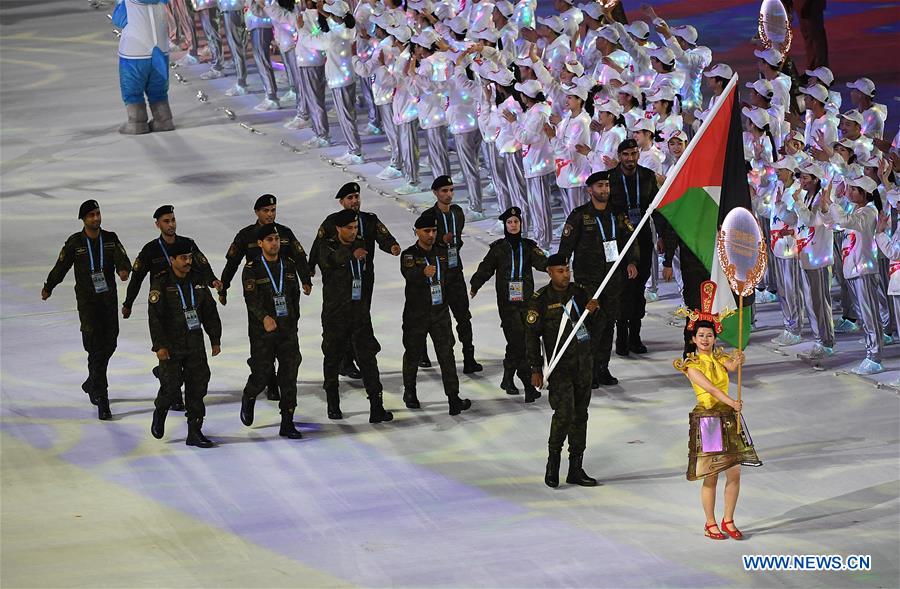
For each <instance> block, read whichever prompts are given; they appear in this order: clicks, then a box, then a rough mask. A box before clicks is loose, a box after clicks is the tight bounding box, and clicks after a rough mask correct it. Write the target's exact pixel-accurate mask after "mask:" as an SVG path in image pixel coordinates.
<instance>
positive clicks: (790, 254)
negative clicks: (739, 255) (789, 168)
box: [769, 182, 800, 260]
mask: <svg viewBox="0 0 900 589" xmlns="http://www.w3.org/2000/svg"><path fill="white" fill-rule="evenodd" d="M781 186H782V184H781V182H778V187H776V190H777V189H778V188H780V187H781ZM798 190H800V185H799V184H797V183H796V182H794V183H793V184H791V185H790V186H788V187H787V188H785V189H784V192H783V195H782V198H781V202H773V204H772V216H771V217H769V227H770V229H769V248H770V249H771V251H772V254H773V255H774V256H775V257H776V258H781V259H782V260H789V259H793V258H796V257H797V239H796V238H795V237H794V226H793V225H791V224H790V223H788V220H789V219H794V220H796V214H795V213H793V212H792V211H789V210H788V207H787V203H788V202H793V197H794V195H795V194H796V193H797V191H798Z"/></svg>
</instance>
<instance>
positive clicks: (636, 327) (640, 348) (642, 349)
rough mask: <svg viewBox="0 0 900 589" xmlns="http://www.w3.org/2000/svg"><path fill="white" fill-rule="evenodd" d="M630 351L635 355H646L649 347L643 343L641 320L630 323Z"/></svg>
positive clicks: (632, 320)
mask: <svg viewBox="0 0 900 589" xmlns="http://www.w3.org/2000/svg"><path fill="white" fill-rule="evenodd" d="M628 350H629V351H631V352H634V353H635V354H646V353H647V346H645V345H644V342H642V341H641V320H640V319H631V320H630V321H628Z"/></svg>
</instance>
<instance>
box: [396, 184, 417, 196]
mask: <svg viewBox="0 0 900 589" xmlns="http://www.w3.org/2000/svg"><path fill="white" fill-rule="evenodd" d="M419 192H422V189H421V188H419V186H418V185H416V184H410V183H408V182H407V183H406V184H404V185H403V186H401V187H399V188H395V189H394V194H417V193H419Z"/></svg>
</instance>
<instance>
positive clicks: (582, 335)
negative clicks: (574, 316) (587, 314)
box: [575, 323, 591, 342]
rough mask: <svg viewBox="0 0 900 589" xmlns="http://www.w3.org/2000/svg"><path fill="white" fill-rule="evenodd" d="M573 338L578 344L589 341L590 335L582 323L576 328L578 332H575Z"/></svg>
mask: <svg viewBox="0 0 900 589" xmlns="http://www.w3.org/2000/svg"><path fill="white" fill-rule="evenodd" d="M575 337H576V338H577V339H578V341H580V342H589V341H591V334H590V333H588V330H587V326H586V325H585V324H584V323H582V324H581V326H580V327H579V328H578V331H576V332H575Z"/></svg>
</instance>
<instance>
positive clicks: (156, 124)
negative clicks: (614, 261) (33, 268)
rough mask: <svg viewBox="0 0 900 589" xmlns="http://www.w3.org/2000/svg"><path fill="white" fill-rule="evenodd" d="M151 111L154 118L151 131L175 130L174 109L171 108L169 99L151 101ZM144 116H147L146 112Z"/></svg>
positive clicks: (151, 122)
mask: <svg viewBox="0 0 900 589" xmlns="http://www.w3.org/2000/svg"><path fill="white" fill-rule="evenodd" d="M150 112H151V113H152V114H153V120H152V121H150V130H151V131H153V132H158V131H174V130H175V123H174V122H173V121H172V109H171V108H169V101H166V102H151V103H150ZM144 116H146V114H145V115H144Z"/></svg>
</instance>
